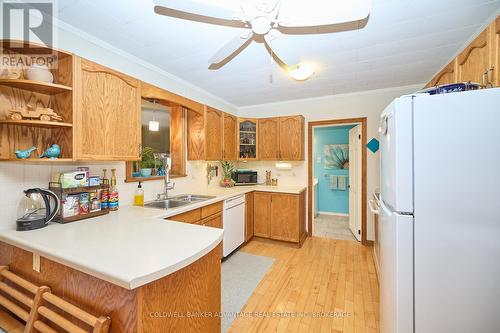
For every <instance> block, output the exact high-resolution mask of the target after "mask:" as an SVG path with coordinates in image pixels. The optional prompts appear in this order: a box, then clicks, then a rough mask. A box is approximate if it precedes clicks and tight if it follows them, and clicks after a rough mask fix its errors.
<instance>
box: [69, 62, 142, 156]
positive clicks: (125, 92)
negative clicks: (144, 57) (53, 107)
mask: <svg viewBox="0 0 500 333" xmlns="http://www.w3.org/2000/svg"><path fill="white" fill-rule="evenodd" d="M75 58H76V61H75V66H76V71H75V76H76V87H77V88H76V90H75V94H76V127H77V128H76V131H75V132H76V140H75V146H76V147H75V148H76V159H78V160H101V161H107V160H119V161H134V160H139V159H140V144H141V92H140V82H139V81H138V80H136V79H134V78H132V77H129V76H127V75H125V74H122V73H119V72H117V71H114V70H112V69H109V68H106V67H104V66H101V65H98V64H96V63H93V62H91V61H88V60H86V59H83V58H78V57H75Z"/></svg>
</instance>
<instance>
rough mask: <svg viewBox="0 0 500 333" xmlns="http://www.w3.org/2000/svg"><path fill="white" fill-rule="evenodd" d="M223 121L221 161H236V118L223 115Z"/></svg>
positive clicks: (227, 114)
mask: <svg viewBox="0 0 500 333" xmlns="http://www.w3.org/2000/svg"><path fill="white" fill-rule="evenodd" d="M223 119H224V120H223V131H224V135H223V143H222V159H223V160H225V161H236V160H237V159H238V146H237V140H238V118H237V117H235V116H233V115H230V114H229V113H224V116H223Z"/></svg>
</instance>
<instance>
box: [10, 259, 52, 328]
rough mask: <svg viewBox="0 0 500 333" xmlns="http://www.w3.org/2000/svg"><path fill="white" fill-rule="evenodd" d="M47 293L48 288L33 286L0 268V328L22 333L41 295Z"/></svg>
mask: <svg viewBox="0 0 500 333" xmlns="http://www.w3.org/2000/svg"><path fill="white" fill-rule="evenodd" d="M47 291H50V289H49V288H48V287H38V286H35V285H34V284H33V283H31V282H29V281H26V280H25V279H23V278H21V277H19V276H17V275H16V274H14V273H12V272H10V271H9V268H8V267H7V266H0V305H1V307H0V327H1V328H2V329H3V330H5V331H7V332H9V333H10V332H13V333H22V332H24V329H25V324H24V323H27V322H28V320H29V319H30V315H31V314H32V313H33V309H34V307H35V306H36V305H37V303H39V302H40V300H41V295H42V294H43V293H44V292H47ZM2 307H3V308H5V309H7V310H8V311H10V313H9V312H6V311H4V310H3V309H2ZM11 313H12V314H14V315H15V317H14V316H13V315H12V314H11ZM16 317H17V318H16ZM22 321H24V323H23V322H22Z"/></svg>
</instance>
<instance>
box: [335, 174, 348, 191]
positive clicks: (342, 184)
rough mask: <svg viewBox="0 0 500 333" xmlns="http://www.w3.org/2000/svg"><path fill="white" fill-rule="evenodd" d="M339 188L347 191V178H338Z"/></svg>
mask: <svg viewBox="0 0 500 333" xmlns="http://www.w3.org/2000/svg"><path fill="white" fill-rule="evenodd" d="M337 188H338V189H339V190H342V191H345V190H347V176H338V184H337Z"/></svg>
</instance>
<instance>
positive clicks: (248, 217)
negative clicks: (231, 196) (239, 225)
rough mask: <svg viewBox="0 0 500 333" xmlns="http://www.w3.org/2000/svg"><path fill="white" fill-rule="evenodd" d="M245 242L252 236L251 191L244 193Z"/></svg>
mask: <svg viewBox="0 0 500 333" xmlns="http://www.w3.org/2000/svg"><path fill="white" fill-rule="evenodd" d="M245 205H246V213H245V242H248V241H249V240H250V239H252V237H253V229H254V224H253V192H250V193H247V194H246V195H245Z"/></svg>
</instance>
